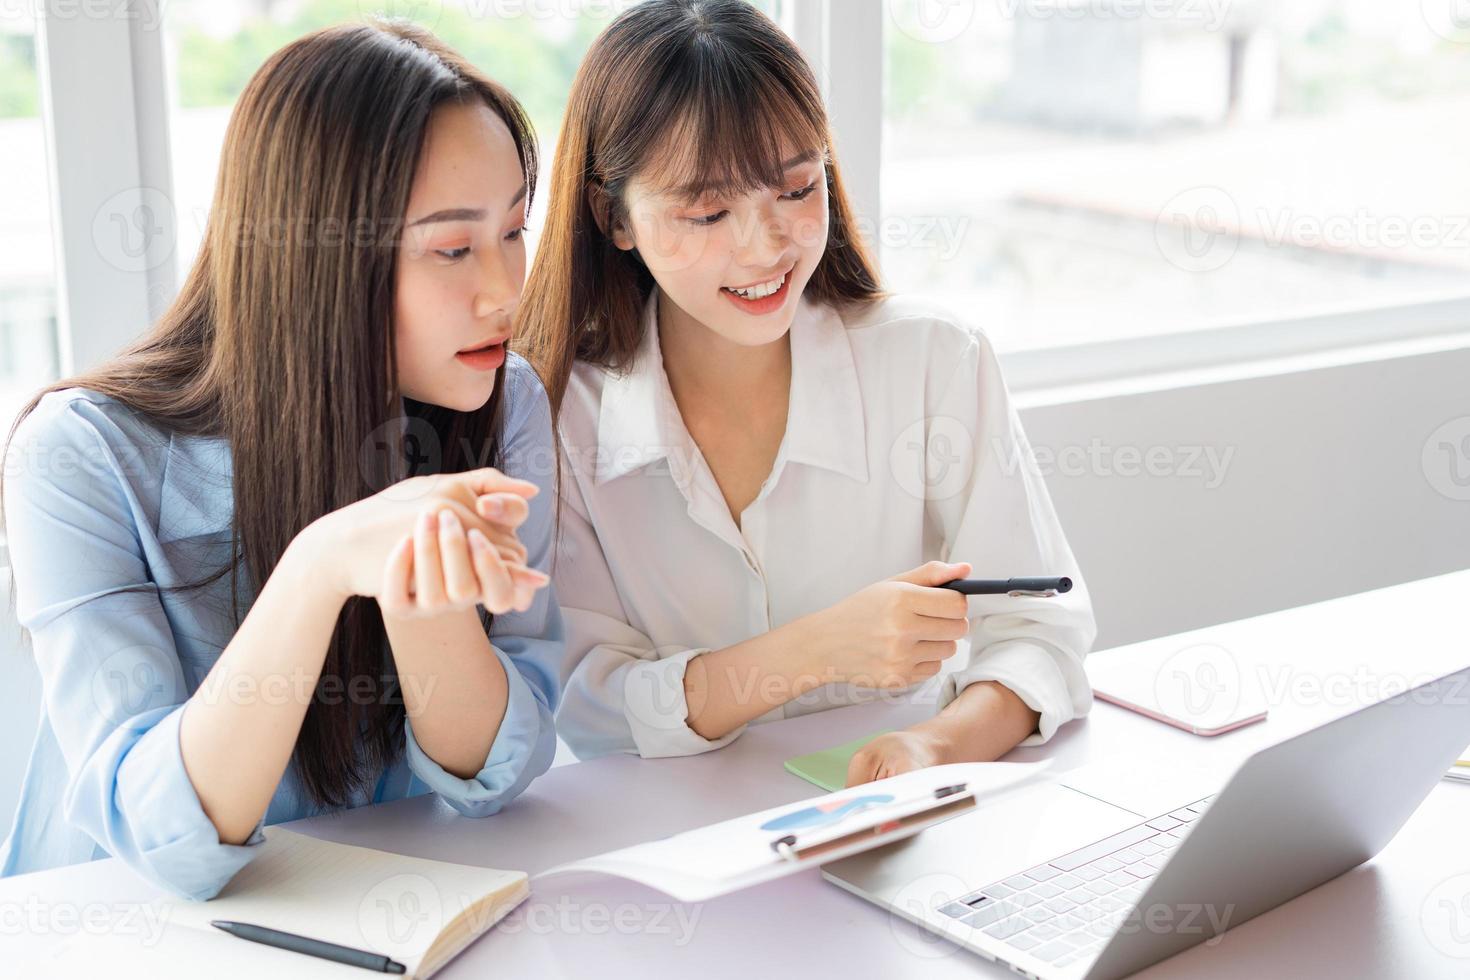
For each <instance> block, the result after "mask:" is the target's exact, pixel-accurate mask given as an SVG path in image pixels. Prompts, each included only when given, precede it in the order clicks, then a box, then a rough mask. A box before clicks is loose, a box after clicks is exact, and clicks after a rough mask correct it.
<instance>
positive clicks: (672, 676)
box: [556, 457, 746, 759]
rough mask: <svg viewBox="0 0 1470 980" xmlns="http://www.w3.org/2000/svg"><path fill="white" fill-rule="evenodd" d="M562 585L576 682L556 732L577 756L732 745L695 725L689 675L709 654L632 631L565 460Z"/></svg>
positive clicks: (570, 669) (569, 662)
mask: <svg viewBox="0 0 1470 980" xmlns="http://www.w3.org/2000/svg"><path fill="white" fill-rule="evenodd" d="M563 460H564V461H563V466H562V469H563V473H564V476H563V479H562V517H561V541H560V553H559V555H558V559H557V563H556V583H557V589H558V594H559V595H560V596H561V599H562V603H563V607H562V611H563V615H564V616H565V617H566V623H567V658H566V670H567V673H568V675H569V676H567V678H566V682H565V692H564V696H563V700H562V706H561V710H560V711H559V712H558V714H557V718H556V721H557V726H558V728H559V729H560V731H561V735H562V738H563V739H565V740H566V743H567V745H568V746H570V747H571V749H572V751H573V752H575V753H576V754H577V757H578V758H581V759H590V758H594V757H596V756H600V755H609V754H612V753H617V752H622V753H631V754H636V755H640V756H643V757H644V758H647V759H655V758H665V757H668V756H679V755H697V754H699V753H701V752H709V751H711V750H713V749H718V748H720V747H721V746H724V745H728V744H729V743H730V742H732V741H734V740H735V739H736V738H739V737H740V734H741V733H742V732H744V731H745V727H746V726H744V725H741V726H740V727H739V728H736V729H734V730H733V731H730V732H728V733H726V734H725V735H723V736H721V737H720V738H717V739H707V738H705V737H704V736H702V735H700V734H699V733H698V732H696V731H695V730H694V729H693V728H690V727H689V704H688V701H687V699H686V698H685V696H684V671H685V669H686V668H687V667H688V665H689V661H690V660H692V659H694V658H695V657H697V656H699V655H701V654H704V653H708V652H709V650H708V649H707V648H688V649H686V648H674V649H660V648H656V647H655V646H654V644H653V642H652V641H651V640H650V639H649V638H648V637H647V636H645V635H644V634H643V633H641V632H640V631H638V630H637V629H635V628H634V627H632V626H631V625H629V623H628V617H627V614H626V612H625V611H624V610H623V605H622V600H621V599H620V598H619V597H618V591H617V586H616V584H615V583H614V582H613V577H612V572H611V571H610V570H609V568H608V564H607V557H606V555H604V554H603V551H602V545H601V544H600V543H599V541H598V539H597V532H596V530H595V529H594V528H593V526H592V523H591V521H590V520H589V518H588V515H587V510H586V505H585V504H584V503H583V498H582V493H581V490H580V487H579V485H578V481H577V474H576V472H575V471H574V470H573V469H572V463H571V461H570V460H567V459H566V458H565V457H563Z"/></svg>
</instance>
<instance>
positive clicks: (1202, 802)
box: [822, 667, 1470, 980]
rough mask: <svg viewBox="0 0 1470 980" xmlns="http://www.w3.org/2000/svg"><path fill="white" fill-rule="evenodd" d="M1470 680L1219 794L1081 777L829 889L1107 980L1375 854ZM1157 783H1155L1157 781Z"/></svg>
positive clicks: (1439, 768)
mask: <svg viewBox="0 0 1470 980" xmlns="http://www.w3.org/2000/svg"><path fill="white" fill-rule="evenodd" d="M1467 708H1470V667H1466V668H1464V669H1462V670H1459V671H1457V672H1455V673H1453V674H1448V675H1445V676H1442V677H1440V678H1438V679H1436V680H1432V681H1429V682H1427V683H1424V684H1421V685H1419V686H1418V687H1415V688H1412V689H1410V690H1408V691H1406V692H1404V693H1403V694H1400V695H1397V696H1395V697H1393V698H1391V699H1389V700H1386V701H1381V702H1378V703H1376V704H1372V705H1369V706H1367V707H1364V708H1360V709H1357V710H1355V711H1353V712H1352V713H1350V714H1347V715H1345V716H1343V717H1340V718H1337V719H1335V720H1333V721H1331V722H1329V723H1327V724H1325V725H1322V726H1320V727H1318V728H1314V729H1311V730H1310V731H1307V732H1304V733H1302V734H1299V735H1296V736H1294V737H1292V738H1289V739H1287V740H1286V741H1283V742H1280V743H1278V744H1276V745H1273V746H1270V747H1268V748H1265V749H1262V750H1260V751H1258V752H1256V753H1255V754H1253V755H1252V756H1250V757H1249V758H1248V759H1247V760H1246V761H1245V762H1244V763H1243V764H1242V765H1241V766H1240V767H1239V768H1238V769H1236V770H1235V772H1234V774H1233V775H1232V776H1230V777H1229V779H1228V780H1226V781H1225V782H1224V783H1223V786H1221V785H1219V784H1218V783H1216V784H1215V785H1216V786H1217V787H1218V788H1217V789H1216V790H1215V791H1214V792H1213V793H1210V792H1202V788H1201V787H1198V786H1190V785H1188V784H1187V781H1185V782H1184V783H1179V784H1176V783H1175V781H1174V780H1173V778H1172V777H1171V775H1170V774H1169V773H1168V772H1161V773H1159V774H1158V777H1157V778H1158V783H1161V784H1163V786H1162V788H1156V789H1155V790H1154V791H1152V792H1151V793H1150V792H1145V793H1141V794H1140V793H1138V792H1137V791H1136V788H1135V789H1134V790H1130V789H1129V788H1128V787H1127V786H1120V789H1119V792H1118V794H1117V795H1116V796H1113V797H1112V798H1109V797H1110V795H1111V794H1110V792H1109V790H1108V787H1107V784H1106V783H1105V782H1102V781H1099V780H1097V779H1095V778H1089V777H1088V776H1087V769H1086V768H1084V769H1082V770H1078V771H1077V773H1076V774H1075V775H1073V774H1068V775H1067V776H1064V777H1063V778H1061V779H1060V780H1058V781H1054V782H1049V783H1045V784H1041V785H1037V786H1033V787H1030V788H1025V789H1020V790H1016V791H1014V792H1012V793H1008V794H1007V795H1005V796H1003V797H1000V798H998V799H996V800H995V801H993V802H989V803H985V802H982V803H981V804H980V806H979V808H978V809H976V810H974V811H971V812H970V813H967V814H964V815H963V816H959V817H956V818H954V819H952V820H949V821H946V822H945V823H942V824H939V825H938V826H935V827H931V828H929V829H927V830H925V831H924V832H923V833H921V834H919V835H917V836H915V837H912V838H909V839H908V840H904V841H900V842H898V843H895V844H891V845H888V846H885V847H882V848H878V849H877V850H874V851H869V852H866V853H863V854H860V855H857V856H855V857H850V858H846V859H844V860H842V861H837V862H834V863H832V864H829V865H827V866H825V867H824V868H823V869H822V873H823V876H824V877H826V878H827V880H829V881H831V882H833V883H834V884H837V885H839V886H841V887H842V888H845V889H847V890H848V891H850V892H853V893H854V894H856V895H859V896H861V897H863V898H865V899H867V900H869V901H871V902H874V903H876V904H878V905H881V906H884V907H886V908H888V909H890V910H891V911H892V912H894V913H895V914H897V915H899V916H901V917H903V918H905V919H908V920H910V921H912V922H914V923H917V924H918V925H919V926H921V927H923V928H924V929H926V930H929V931H930V932H934V933H938V934H939V935H941V936H944V937H946V938H948V939H950V940H951V941H953V942H955V943H958V944H959V945H960V946H962V947H964V948H966V949H968V950H971V951H973V952H976V953H979V954H980V955H982V956H984V957H986V958H987V959H991V960H994V961H996V962H998V963H1001V964H1004V965H1006V966H1008V967H1010V968H1011V969H1012V970H1014V971H1015V972H1017V973H1020V974H1022V975H1023V976H1027V977H1033V978H1038V980H1082V978H1086V980H1113V978H1115V977H1122V976H1126V975H1128V974H1131V973H1134V972H1136V971H1138V970H1141V969H1143V968H1144V967H1146V966H1149V965H1150V964H1152V963H1156V962H1158V961H1159V960H1162V959H1165V958H1166V957H1169V956H1172V955H1174V954H1175V953H1178V952H1181V951H1182V950H1185V949H1188V948H1189V947H1191V946H1194V945H1196V944H1198V943H1201V942H1205V941H1207V940H1209V939H1211V938H1212V937H1214V936H1217V935H1219V934H1220V933H1222V932H1224V931H1225V930H1226V929H1228V928H1231V927H1233V926H1237V925H1239V924H1240V923H1242V922H1245V921H1246V920H1248V919H1251V918H1253V917H1255V916H1257V915H1260V914H1261V913H1262V912H1265V911H1268V910H1270V909H1272V908H1275V907H1276V906H1277V905H1280V904H1282V903H1284V902H1286V901H1289V900H1290V899H1292V898H1295V897H1296V896H1298V895H1300V894H1302V893H1303V892H1306V891H1308V890H1310V889H1312V888H1315V887H1316V886H1318V885H1320V884H1322V883H1324V882H1326V881H1329V880H1331V879H1332V878H1335V877H1337V876H1338V875H1340V874H1342V873H1343V872H1344V871H1348V870H1350V869H1352V868H1354V867H1356V866H1357V865H1359V864H1362V863H1363V862H1364V861H1367V860H1368V859H1369V858H1371V857H1373V856H1374V855H1375V854H1377V853H1378V852H1379V850H1381V849H1382V848H1383V846H1384V845H1385V844H1387V843H1388V841H1389V840H1390V839H1392V837H1393V836H1394V834H1396V833H1398V831H1399V828H1401V827H1402V826H1403V825H1404V822H1405V821H1406V820H1408V818H1409V815H1410V814H1411V813H1413V812H1414V810H1415V809H1416V808H1417V807H1418V806H1419V804H1420V803H1422V802H1423V800H1424V798H1425V797H1426V796H1428V795H1429V792H1430V790H1432V789H1433V788H1434V785H1435V784H1436V783H1438V782H1439V780H1440V778H1441V777H1442V776H1443V775H1444V772H1445V769H1446V768H1447V767H1448V766H1449V765H1450V764H1451V763H1453V762H1454V761H1455V759H1456V758H1458V757H1459V754H1460V753H1461V752H1462V751H1463V750H1464V748H1465V745H1466V744H1467V743H1470V710H1467ZM1156 786H1157V784H1156Z"/></svg>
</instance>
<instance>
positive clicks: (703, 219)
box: [689, 211, 730, 225]
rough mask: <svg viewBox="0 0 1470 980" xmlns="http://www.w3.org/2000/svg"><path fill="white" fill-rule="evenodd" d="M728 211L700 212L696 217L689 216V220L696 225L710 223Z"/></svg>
mask: <svg viewBox="0 0 1470 980" xmlns="http://www.w3.org/2000/svg"><path fill="white" fill-rule="evenodd" d="M729 213H730V212H729V211H716V212H715V213H714V214H702V215H700V216H699V217H697V218H690V219H689V220H690V221H692V222H694V223H695V224H696V225H712V224H714V223H715V222H717V221H719V220H720V219H721V218H723V217H724V216H725V215H727V214H729Z"/></svg>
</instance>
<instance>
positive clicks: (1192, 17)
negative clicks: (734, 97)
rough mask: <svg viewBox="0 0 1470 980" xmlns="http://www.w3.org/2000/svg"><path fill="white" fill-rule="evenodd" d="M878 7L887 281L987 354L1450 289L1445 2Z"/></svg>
mask: <svg viewBox="0 0 1470 980" xmlns="http://www.w3.org/2000/svg"><path fill="white" fill-rule="evenodd" d="M885 6H886V12H887V15H888V16H886V17H885V28H884V30H885V36H884V47H885V58H886V61H885V66H886V91H885V100H884V101H885V108H884V114H885V118H884V135H883V159H882V202H883V217H884V220H883V221H882V222H881V223H880V224H879V227H878V234H879V239H880V246H881V254H882V256H883V264H884V269H885V273H886V275H887V278H888V280H889V282H890V284H891V285H893V286H894V287H896V288H899V289H907V290H919V291H923V292H926V293H929V294H932V295H934V296H936V297H937V298H938V299H940V300H941V301H944V302H946V304H947V305H949V306H951V307H953V308H955V309H957V310H960V311H963V312H965V313H966V314H968V315H971V316H973V317H974V318H975V319H976V322H977V323H978V324H979V325H981V326H983V327H985V328H986V329H987V331H988V332H989V333H990V335H991V336H992V338H993V339H994V340H995V341H996V343H997V345H998V346H1000V347H1001V348H1003V349H1007V350H1012V351H1016V350H1026V349H1035V348H1043V347H1053V346H1058V345H1067V344H1075V343H1080V342H1088V341H1095V340H1111V339H1117V338H1123V337H1142V336H1147V335H1158V334H1162V333H1165V332H1175V331H1184V330H1191V329H1196V328H1201V327H1207V326H1217V325H1224V324H1233V323H1244V322H1258V321H1263V320H1278V319H1283V318H1288V317H1298V316H1306V315H1311V314H1315V313H1319V312H1329V311H1334V310H1344V309H1357V308H1365V307H1378V306H1384V305H1390V304H1391V305H1398V304H1403V303H1410V302H1417V301H1420V300H1426V299H1433V298H1442V297H1449V296H1455V297H1462V296H1467V295H1470V182H1467V181H1466V180H1465V178H1464V175H1463V173H1462V171H1463V166H1462V162H1463V161H1464V160H1465V159H1466V155H1467V153H1466V150H1467V149H1470V147H1467V142H1470V129H1467V127H1466V126H1465V125H1464V119H1465V118H1466V115H1467V111H1470V18H1462V20H1460V21H1456V19H1455V17H1454V15H1455V14H1456V11H1457V10H1458V11H1459V12H1460V13H1461V14H1462V15H1463V12H1464V4H1463V2H1458V3H1457V0H1422V2H1421V0H1414V2H1410V3H1383V2H1382V0H1271V2H1249V3H1239V2H1235V3H1232V2H1228V0H999V2H995V3H990V2H980V0H910V2H901V0H889V2H887V3H886V5H885ZM1462 326H1463V325H1462Z"/></svg>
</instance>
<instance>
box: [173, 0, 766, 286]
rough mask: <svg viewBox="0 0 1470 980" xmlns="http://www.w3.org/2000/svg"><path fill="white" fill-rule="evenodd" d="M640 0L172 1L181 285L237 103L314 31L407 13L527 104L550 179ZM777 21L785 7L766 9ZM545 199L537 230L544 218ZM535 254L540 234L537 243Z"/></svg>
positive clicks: (534, 217) (201, 230)
mask: <svg viewBox="0 0 1470 980" xmlns="http://www.w3.org/2000/svg"><path fill="white" fill-rule="evenodd" d="M634 3H636V0H442V2H429V0H419V2H403V0H400V2H398V3H392V2H389V3H380V2H371V0H363V2H361V3H343V2H341V0H296V2H282V0H172V2H171V3H170V4H169V5H168V7H167V8H166V20H165V24H166V28H167V42H168V46H169V61H170V64H171V68H172V75H173V78H174V86H173V87H174V98H175V105H174V107H173V114H172V118H171V124H170V140H171V142H172V144H173V147H172V152H173V179H174V187H175V198H176V200H177V202H178V207H177V215H178V222H179V252H178V263H179V273H180V279H181V280H182V277H183V274H184V272H185V271H186V270H187V268H188V266H189V264H190V263H191V262H192V261H193V258H194V254H195V253H196V252H197V250H198V247H199V241H200V239H201V238H202V237H203V233H204V224H205V218H206V216H207V214H208V210H209V202H210V199H211V196H212V194H213V191H214V179H215V173H216V170H217V169H218V166H219V153H220V147H221V145H222V143H223V141H224V133H225V126H226V124H227V123H228V121H229V116H230V110H231V108H232V107H233V106H234V103H235V99H236V98H237V97H238V96H239V94H240V92H241V91H242V90H243V89H244V87H245V84H246V82H248V81H249V80H250V76H251V75H253V74H254V73H255V71H256V69H258V68H259V67H260V66H261V64H262V63H264V61H265V59H266V58H267V57H268V56H269V55H270V54H271V53H272V52H274V51H275V50H277V49H278V48H280V47H282V46H283V45H285V44H286V43H288V42H289V41H292V40H294V39H295V38H298V37H300V36H301V35H303V34H305V33H307V32H308V31H312V30H316V29H317V28H321V27H326V26H328V25H331V24H338V23H342V22H344V21H355V20H361V19H362V18H363V17H365V16H369V15H382V16H404V17H408V18H409V19H411V20H414V21H416V22H418V23H420V24H422V25H423V26H425V27H427V28H429V29H430V30H432V31H434V33H436V34H437V35H439V37H440V38H442V39H443V40H444V42H445V43H447V44H448V45H450V46H451V47H453V48H454V49H455V50H457V51H459V52H460V53H461V54H462V55H464V56H465V57H466V58H468V59H469V61H470V62H471V63H472V64H474V65H476V66H477V67H479V68H480V69H481V70H482V71H484V72H485V73H486V74H488V75H489V76H490V77H491V78H493V79H495V80H496V81H497V82H499V83H501V84H502V85H504V86H505V87H506V88H508V89H509V90H510V91H511V93H512V94H514V95H515V97H516V98H517V99H519V100H520V101H521V103H522V104H523V105H524V106H525V107H526V111H527V112H528V113H529V114H530V116H531V121H532V123H533V124H534V125H535V127H536V132H537V135H538V136H539V138H540V141H541V150H542V153H541V158H542V175H541V176H542V177H543V179H544V178H545V177H547V176H548V175H549V165H550V162H551V155H552V152H553V150H554V147H555V145H556V136H557V131H558V129H559V128H560V126H561V115H562V109H563V108H564V106H565V105H566V97H567V93H568V92H569V91H570V89H571V85H572V78H573V76H574V75H575V74H576V70H577V66H578V65H579V64H580V63H581V60H582V55H583V54H584V53H586V51H587V48H588V47H589V46H590V45H591V43H592V40H593V39H594V38H595V37H596V36H597V35H598V34H599V33H601V31H602V30H603V28H605V27H606V26H607V25H608V23H609V22H610V21H611V20H612V19H613V18H614V17H615V16H616V15H617V14H619V13H621V12H622V11H623V10H626V9H627V8H628V7H631V6H633V4H634ZM759 6H761V7H762V8H763V9H766V10H767V11H768V12H769V11H771V10H772V9H773V7H774V3H772V2H767V3H762V4H759ZM545 203H546V196H545V194H544V193H543V194H540V195H538V196H537V199H536V201H535V202H534V204H535V211H534V212H533V214H532V218H531V226H532V229H533V232H534V229H535V228H536V227H537V225H538V220H539V217H540V215H541V214H544V208H545ZM532 243H533V245H534V235H533V236H532Z"/></svg>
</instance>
